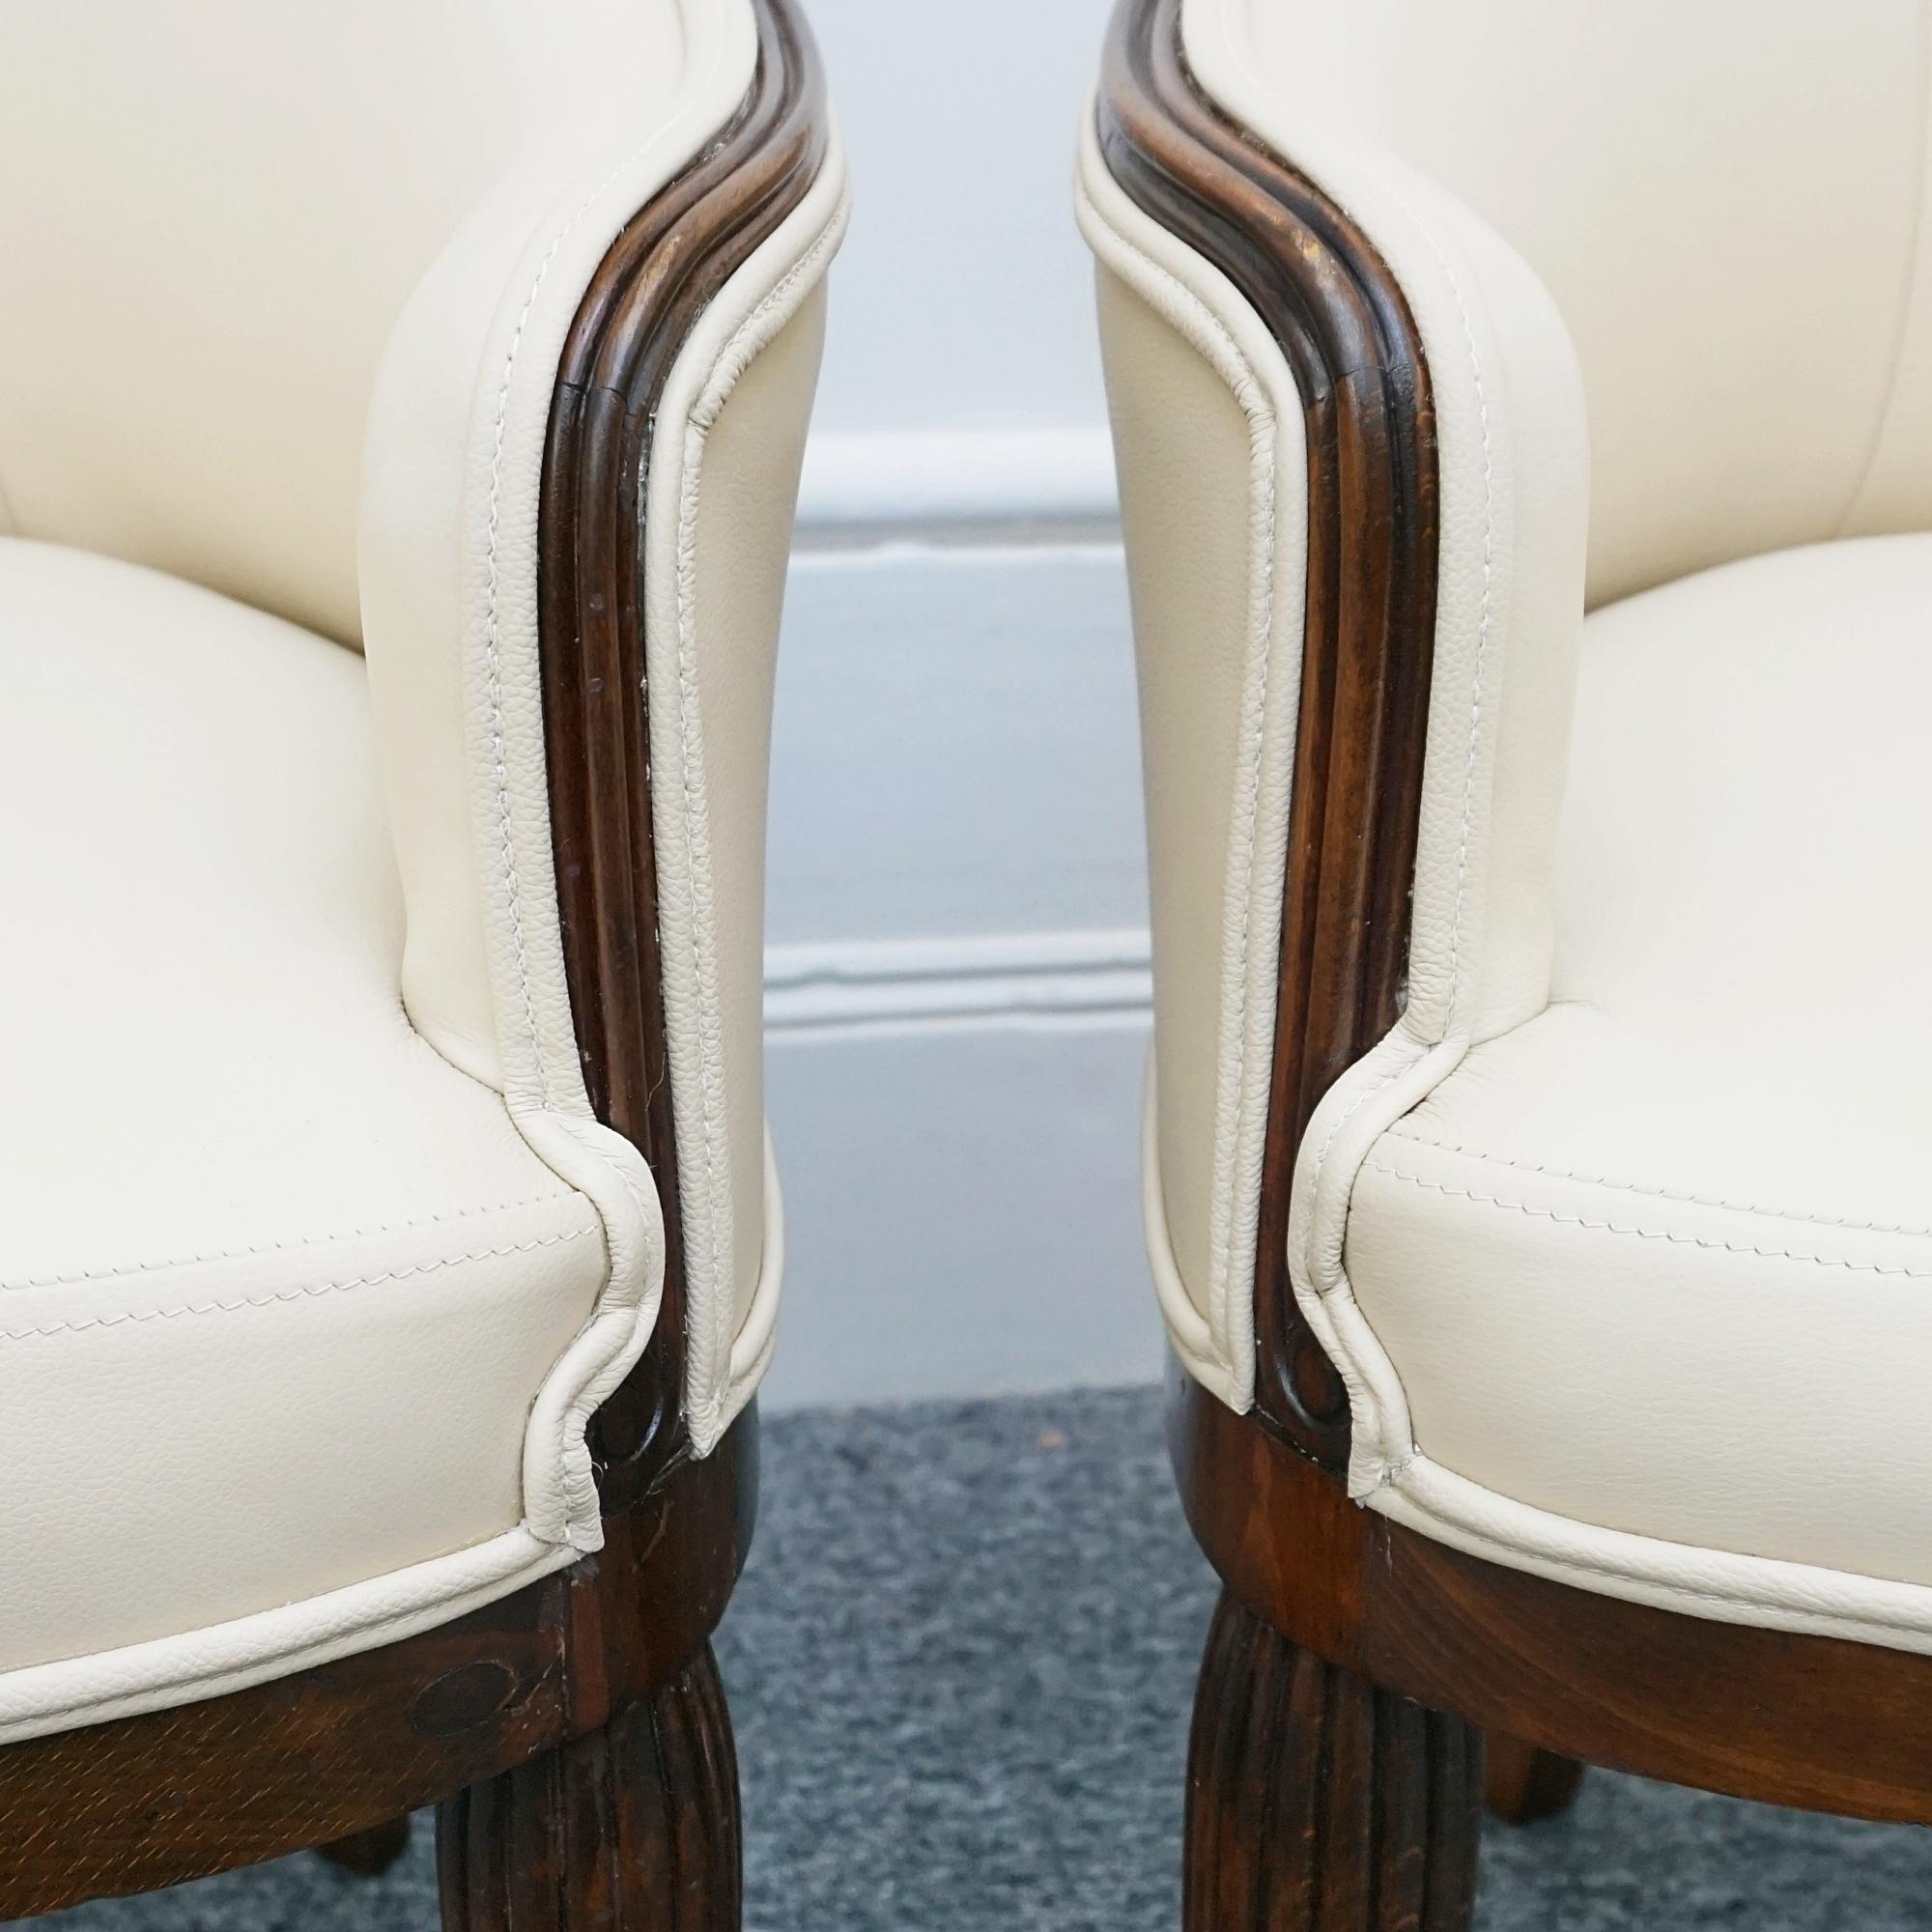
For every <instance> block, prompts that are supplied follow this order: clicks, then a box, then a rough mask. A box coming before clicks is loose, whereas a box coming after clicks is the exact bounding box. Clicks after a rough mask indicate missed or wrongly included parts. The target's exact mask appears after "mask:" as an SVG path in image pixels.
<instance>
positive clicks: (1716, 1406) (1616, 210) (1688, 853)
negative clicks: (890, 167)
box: [1080, 0, 1932, 1932]
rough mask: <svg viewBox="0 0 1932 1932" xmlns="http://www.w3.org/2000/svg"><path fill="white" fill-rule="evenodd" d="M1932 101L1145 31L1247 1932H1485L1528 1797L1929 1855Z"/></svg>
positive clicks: (1617, 27) (1107, 114)
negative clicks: (1720, 1818) (1750, 1798)
mask: <svg viewBox="0 0 1932 1932" xmlns="http://www.w3.org/2000/svg"><path fill="white" fill-rule="evenodd" d="M1927 35H1928V19H1927V14H1926V12H1925V9H1924V8H1923V7H1921V6H1917V5H1908V4H1898V5H1889V4H1888V5H1879V6H1873V7H1869V8H1861V9H1857V10H1852V11H1851V12H1846V11H1845V10H1842V9H1840V10H1830V9H1819V8H1815V7H1810V6H1803V5H1795V4H1794V5H1789V6H1776V7H1771V8H1766V7H1762V6H1752V7H1745V6H1742V5H1730V4H1725V5H1721V6H1717V7H1710V8H1697V9H1682V8H1665V7H1663V6H1662V5H1661V4H1658V5H1652V4H1644V5H1640V6H1636V7H1618V8H1607V9H1598V10H1591V11H1589V12H1588V13H1587V14H1586V13H1584V12H1581V11H1579V10H1576V9H1568V8H1555V9H1551V8H1547V7H1537V6H1534V5H1531V4H1529V0H1488V4H1485V5H1482V6H1479V7H1473V8H1471V7H1452V8H1440V9H1434V10H1429V9H1417V8H1398V7H1395V6H1393V5H1385V4H1378V5H1373V6H1368V7H1336V6H1328V7H1318V6H1313V5H1308V4H1301V0H1293V4H1292V3H1291V0H1122V6H1121V9H1120V12H1119V14H1117V17H1116V20H1115V24H1114V27H1113V30H1112V36H1111V41H1110V44H1109V47H1108V51H1107V54H1106V60H1105V67H1104V71H1103V74H1102V78H1101V83H1100V88H1099V93H1098V98H1097V101H1096V104H1095V107H1094V113H1093V114H1092V116H1091V118H1090V119H1089V121H1088V124H1087V126H1086V128H1085V130H1084V133H1083V140H1082V153H1081V162H1080V219H1081V222H1082V225H1083V227H1084V229H1085V232H1086V234H1087V236H1088V238H1089V240H1090V241H1091V242H1092V244H1093V247H1094V251H1095V254H1096V255H1097V257H1098V262H1099V271H1098V272H1099V292H1100V318H1101V328H1102V333H1103V336H1104V341H1105V349H1106V357H1107V367H1108V381H1109V388H1110V393H1111V397H1112V406H1113V412H1114V424H1115V435H1116V441H1117V446H1118V451H1119V457H1120V469H1121V485H1122V508H1123V515H1124V519H1125V530H1126V539H1127V551H1128V562H1129V569H1130V575H1131V580H1132V589H1133V599H1134V616H1135V630H1136V637H1137V645H1138V653H1139V662H1140V678H1141V696H1142V710H1143V722H1144V730H1145V752H1146V772H1147V786H1148V796H1149V825H1150V845H1151V872H1152V892H1153V956H1154V980H1155V998H1156V1041H1155V1051H1154V1055H1153V1067H1152V1076H1151V1086H1150V1104H1149V1114H1148V1125H1147V1136H1148V1138H1147V1163H1146V1177H1147V1226H1148V1234H1149V1241H1150V1246H1151V1254H1152V1259H1153V1266H1154V1271H1155V1274H1156V1276H1157V1278H1158V1284H1159V1290H1160V1294H1161V1298H1162V1305H1163V1308H1164V1311H1165V1315H1166V1319H1167V1322H1168V1325H1169V1329H1170V1332H1171V1335H1172V1338H1173V1344H1174V1351H1175V1354H1176V1356H1177V1358H1178V1360H1179V1364H1180V1378H1179V1381H1178V1384H1177V1389H1178V1393H1177V1399H1176V1406H1175V1411H1174V1447H1175V1452H1176V1458H1177V1465H1178V1467H1179V1473H1180V1478H1181V1483H1182V1489H1183V1492H1184V1494H1185V1497H1186V1501H1187V1505H1188V1508H1189V1511H1190V1514H1191V1517H1192V1520H1193V1521H1194V1524H1195V1527H1196V1529H1197V1531H1198V1533H1199V1534H1200V1536H1201V1538H1202V1540H1203V1542H1204V1543H1205V1545H1206V1547H1207V1548H1208V1553H1209V1554H1210V1555H1211V1556H1212V1558H1213V1559H1214V1561H1215V1563H1216V1565H1217V1567H1218V1568H1219V1570H1220V1572H1221V1575H1222V1577H1223V1578H1224V1580H1225V1582H1226V1584H1227V1595H1226V1596H1225V1598H1224V1600H1223V1606H1222V1609H1221V1611H1220V1613H1219V1616H1218V1619H1217V1622H1216V1625H1215V1629H1214V1634H1213V1636H1212V1638H1211V1640H1210V1643H1209V1648H1208V1659H1207V1662H1206V1664H1205V1666H1204V1671H1203V1677H1202V1683H1201V1690H1200V1700H1199V1704H1198V1706H1197V1720H1196V1728H1195V1733H1194V1741H1193V1763H1192V1771H1191V1774H1190V1787H1189V1789H1190V1798H1189V1825H1188V1850H1187V1862H1188V1871H1187V1923H1188V1924H1189V1925H1190V1926H1192V1927H1196V1928H1203V1929H1204V1932H1205V1928H1208V1927H1210V1926H1212V1927H1217V1928H1218V1927H1234V1926H1240V1927H1243V1928H1247V1927H1258V1926H1262V1925H1268V1926H1278V1927H1283V1928H1287V1927H1302V1926H1312V1925H1315V1924H1317V1923H1320V1924H1321V1925H1322V1926H1324V1927H1330V1926H1332V1927H1341V1926H1344V1925H1348V1926H1356V1925H1360V1926H1363V1927H1367V1926H1370V1925H1376V1926H1381V1925H1394V1924H1398V1923H1401V1924H1420V1925H1423V1926H1427V1927H1431V1928H1446V1927H1458V1926H1462V1925H1464V1924H1466V1923H1467V1918H1468V1911H1469V1896H1470V1889H1471V1886H1472V1883H1473V1874H1474V1868H1475V1867H1474V1847H1475V1832H1476V1810H1475V1799H1476V1792H1477V1786H1478V1776H1479V1773H1478V1767H1479V1765H1480V1752H1481V1738H1480V1735H1479V1733H1480V1732H1481V1731H1489V1732H1492V1733H1494V1734H1496V1735H1497V1736H1498V1738H1500V1739H1504V1740H1509V1741H1511V1742H1506V1743H1503V1744H1501V1745H1499V1746H1498V1747H1497V1748H1496V1750H1495V1751H1494V1753H1493V1763H1492V1773H1493V1776H1494V1784H1495V1794H1496V1797H1497V1800H1498V1803H1499V1804H1500V1806H1501V1807H1502V1808H1504V1809H1505V1810H1508V1811H1510V1812H1512V1813H1515V1814H1517V1815H1522V1814H1524V1813H1526V1812H1529V1811H1532V1810H1534V1809H1537V1808H1540V1807H1548V1805H1551V1804H1556V1803H1560V1802H1561V1799H1562V1797H1563V1795H1564V1793H1565V1791H1566V1790H1567V1789H1568V1788H1570V1787H1571V1785H1572V1784H1573V1783H1574V1775H1573V1773H1572V1772H1571V1770H1570V1769H1568V1768H1567V1767H1566V1765H1565V1763H1564V1762H1563V1761H1562V1759H1561V1758H1559V1757H1556V1756H1552V1755H1548V1754H1549V1753H1561V1754H1564V1756H1566V1757H1568V1758H1571V1759H1578V1758H1580V1759H1589V1760H1594V1761H1597V1762H1601V1763H1605V1764H1611V1765H1617V1766H1621V1767H1624V1768H1626V1769H1630V1770H1634V1771H1638V1772H1643V1773H1648V1774H1651V1775H1654V1776H1663V1777H1667V1778H1674V1779H1678V1780H1680V1781H1684V1782H1689V1783H1695V1784H1701V1785H1707V1786H1710V1787H1713V1788H1717V1789H1721V1790H1727V1791H1733V1792H1737V1793H1740V1794H1744V1795H1755V1796H1760V1797H1765V1798H1770V1799H1775V1800H1777V1801H1779V1802H1783V1803H1788V1804H1804V1805H1809V1806H1814V1807H1819V1808H1826V1809H1832V1810H1837V1811H1844V1812H1849V1813H1858V1814H1861V1815H1865V1816H1873V1817H1891V1818H1915V1819H1919V1820H1932V1662H1928V1653H1932V1517H1928V1515H1927V1512H1926V1509H1925V1506H1924V1502H1923V1498H1924V1496H1925V1495H1926V1494H1927V1493H1932V1410H1928V1408H1927V1405H1926V1403H1925V1400H1924V1396H1923V1381H1924V1378H1923V1373H1922V1363H1923V1357H1924V1355H1925V1352H1926V1350H1927V1348H1928V1347H1932V1300H1928V1298H1927V1296H1926V1294H1925V1293H1924V1289H1925V1286H1926V1283H1925V1280H1924V1277H1927V1276H1928V1275H1932V1235H1928V1233H1927V1232H1926V1231H1927V1229H1928V1227H1932V1182H1928V1179H1927V1176H1928V1173H1932V1141H1928V1136H1927V1130H1926V1126H1925V1123H1924V1118H1923V1110H1922V1109H1921V1108H1919V1107H1918V1105H1917V1104H1916V1100H1915V1096H1916V1094H1918V1090H1919V1088H1920V1087H1921V1086H1922V1084H1923V1080H1924V1077H1925V1075H1926V1074H1927V1072H1928V1070H1932V1029H1928V1023H1927V1019H1926V1009H1925V1003H1924V1001H1923V1000H1922V999H1920V998H1918V995H1917V988H1916V986H1915V984H1914V980H1915V977H1916V974H1917V972H1918V966H1919V963H1920V961H1921V959H1922V958H1923V956H1924V953H1925V951H1926V945H1927V932H1926V918H1925V911H1924V895H1923V894H1922V893H1921V892H1919V891H1918V890H1917V889H1916V884H1915V880H1916V876H1917V872H1918V861H1919V856H1920V850H1921V847H1922V844H1923V841H1924V832H1925V820H1926V812H1925V804H1924V799H1925V786H1924V783H1923V758H1922V753H1921V747H1920V742H1919V741H1920V738H1921V736H1922V717H1923V714H1924V713H1925V711H1926V709H1927V707H1928V704H1932V686H1927V679H1928V676H1932V671H1928V668H1927V667H1928V664H1932V659H1928V655H1927V652H1926V651H1925V649H1924V648H1923V644H1924V639H1925V634H1926V628H1927V624H1928V619H1929V618H1932V534H1928V527H1932V238H1928V235H1927V232H1926V224H1927V221H1928V218H1932V216H1928V210H1932V199H1928V197H1927V195H1926V191H1925V185H1926V175H1927V167H1928V156H1927V149H1926V146H1925V131H1924V130H1925V127H1926V105H1927V95H1926V89H1927V79H1926V76H1927V67H1926V45H1927ZM1586 611H1587V612H1588V614H1587V615H1586V614H1585V613H1586ZM1921 687H1926V688H1925V689H1923V690H1921ZM1538 1750H1540V1751H1541V1752H1543V1753H1545V1754H1544V1755H1540V1756H1539V1755H1538V1754H1537V1752H1538ZM1371 1793H1379V1794H1380V1795H1379V1797H1378V1798H1376V1799H1375V1800H1373V1802H1372V1800H1371V1796H1370V1794H1371Z"/></svg>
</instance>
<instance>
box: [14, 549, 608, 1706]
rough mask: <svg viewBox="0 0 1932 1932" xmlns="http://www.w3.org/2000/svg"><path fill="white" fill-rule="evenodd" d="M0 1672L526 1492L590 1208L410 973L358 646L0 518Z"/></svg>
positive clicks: (472, 1524) (223, 1612)
mask: <svg viewBox="0 0 1932 1932" xmlns="http://www.w3.org/2000/svg"><path fill="white" fill-rule="evenodd" d="M0 663H3V664H4V674H5V678H6V690H7V694H8V701H7V703H6V704H5V706H4V707H0V788H3V789H4V801H5V802H4V809H0V881H4V884H5V889H6V893H7V895H8V899H9V902H10V903H11V904H12V905H13V907H14V913H15V918H16V923H17V927H18V933H19V936H18V937H16V940H15V943H14V945H13V946H11V947H9V948H8V949H7V950H6V951H5V952H4V953H0V990H4V1000H5V1010H6V1012H7V1014H8V1020H7V1023H6V1026H5V1030H4V1039H5V1047H4V1054H3V1055H0V1058H4V1069H0V1094H4V1096H5V1107H4V1111H0V1188H4V1194H5V1205H4V1210H0V1457H4V1462H0V1470H3V1471H4V1473H0V1552H4V1557H0V1575H4V1579H5V1580H4V1584H0V1670H4V1669H7V1668H11V1667H14V1666H19V1665H26V1664H35V1663H43V1662H50V1661H53V1660H57V1659H67V1658H72V1657H75V1656H79V1655H84V1654H88V1653H93V1652H99V1651H101V1650H106V1649H110V1648H112V1647H115V1646H120V1645H125V1644H129V1643H135V1642H139V1641H142V1640H145V1639H149V1638H155V1637H160V1636H166V1635H170V1634H179V1633H183V1632H188V1631H195V1630H199V1629H202V1628H203V1627H205V1626H208V1625H212V1624H217V1623H220V1622H223V1621H225V1620H228V1619H233V1618H238V1617H242V1616H246V1615H248V1614H249V1613H251V1612H255V1611H260V1610H264V1609H269V1608H272V1607H274V1606H279V1605H287V1604H290V1603H292V1602H295V1601H296V1600H299V1599H305V1598H309V1597H313V1596H316V1595H318V1594H320V1593H323V1592H327V1591H331V1590H335V1589H338V1588H341V1587H343V1586H346V1585H350V1584H354V1583H357V1582H361V1581H364V1580H366V1579H369V1578H372V1577H382V1576H384V1575H386V1574H388V1573H392V1572H395V1571H397V1570H400V1569H403V1568H404V1567H406V1566H410V1565H413V1564H417V1563H420V1562H424V1561H426V1560H428V1559H430V1558H433V1557H438V1556H442V1555H447V1554H450V1553H451V1552H456V1551H461V1550H466V1549H469V1548H471V1547H472V1546H476V1545H479V1544H481V1543H483V1542H484V1541H485V1540H487V1539H490V1538H493V1537H496V1536H497V1535H498V1534H499V1533H501V1532H503V1531H505V1530H509V1529H513V1528H514V1527H515V1526H516V1525H517V1524H518V1522H519V1521H520V1520H521V1518H522V1516H523V1498H522V1488H521V1485H522V1472H521V1467H520V1452H521V1447H522V1442H523V1436H524V1429H525V1421H526V1414H527V1411H528V1408H529V1405H530V1402H531V1398H532V1396H533V1394H534V1393H535V1391H536V1389H537V1387H538V1385H539V1383H540V1382H541V1381H542V1379H543V1378H544V1375H545V1373H546V1371H547V1370H548V1369H549V1368H550V1367H551V1365H552V1364H553V1363H554V1361H555V1359H556V1357H557V1355H558V1354H559V1352H560V1351H561V1350H563V1348H564V1346H565V1344H566V1343H567V1342H568V1341H569V1340H570V1338H571V1337H572V1335H573V1334H574V1333H575V1332H576V1330H577V1329H578V1327H579V1326H580V1324H581V1323H582V1321H583V1320H584V1319H585V1316H586V1315H587V1313H588V1311H589V1309H590V1307H591V1304H592V1302H593V1301H594V1299H595V1298H596V1296H597V1294H598V1292H599V1290H600V1287H601V1285H602V1283H603V1280H604V1275H605V1267H606V1264H605V1254H604V1244H603V1238H602V1234H601V1229H600V1224H599V1222H598V1218H597V1215H596V1213H595V1212H594V1211H593V1209H592V1208H591V1207H590V1206H589V1204H588V1203H587V1202H586V1201H585V1200H584V1199H583V1197H582V1195H581V1194H579V1193H577V1192H575V1191H573V1190H572V1189H570V1188H568V1187H566V1186H565V1185H564V1184H563V1183H562V1182H561V1181H559V1180H558V1179H556V1177H555V1176H554V1174H553V1173H552V1172H551V1171H550V1169H549V1168H548V1167H547V1166H545V1165H544V1163H543V1162H541V1161H540V1160H539V1159H538V1158H537V1157H536V1155H535V1154H533V1153H532V1152H531V1151H530V1150H529V1149H528V1148H527V1147H526V1144H525V1143H524V1141H523V1140H522V1139H521V1138H520V1136H519V1135H518V1133H517V1131H516V1130H515V1128H514V1127H513V1126H512V1124H511V1122H510V1120H509V1117H508V1115H507V1114H506V1112H505V1109H504V1105H503V1102H502V1100H501V1098H500V1096H499V1095H497V1094H495V1093H493V1092H492V1091H490V1090H489V1089H487V1088H485V1087H483V1086H481V1085H479V1084H478V1083H477V1082H475V1081H473V1080H471V1079H470V1078H469V1077H468V1076H467V1075H465V1074H463V1073H461V1072H458V1071H457V1070H456V1069H455V1068H454V1067H453V1066H451V1065H448V1064H447V1063H446V1062H445V1061H443V1060H442V1059H441V1058H440V1057H439V1056H438V1055H437V1054H436V1053H435V1052H434V1051H433V1050H432V1049H431V1048H430V1047H429V1046H428V1045H426V1044H425V1043H424V1041H423V1040H422V1039H420V1038H419V1037H417V1036H416V1034H415V1033H414V1032H413V1031H412V1028H411V1026H410V1024H409V1021H408V1020H407V1018H406V1017H405V1015H404V1011H403V1008H402V1003H401V1000H400V998H399V995H398V986H399V983H400V970H401V968H400V962H401V950H402V938H403V933H402V914H401V901H400V895H399V892H398V888H397V884H396V879H395V874H394V867H393V863H392V860H391V856H390V847H389V838H388V833H387V828H386V825H385V820H384V810H383V805H382V800H381V794H380V790H379V784H378V778H377V770H376V761H375V755H374V750H373V745H372V740H371V732H370V724H369V713H368V703H367V695H366V690H365V673H364V669H363V665H362V662H361V660H360V659H359V658H357V657H355V655H353V654H352V653H350V652H349V651H346V650H343V649H341V648H340V647H339V646H337V645H334V644H332V643H329V642H327V641H326V640H325V639H320V638H318V637H315V636H313V635H311V634H309V633H307V632H304V631H300V630H298V629H296V628H294V627H293V626H291V625H289V624H287V623H284V622H282V621H280V620H278V619H275V618H273V617H270V616H266V615H263V614H262V613H260V612H259V611H253V610H250V609H248V608H246V607H244V606H241V605H240V604H236V603H232V602H230V601H228V600H226V599H224V598H221V597H218V596H216V595H214V594H213V593H212V592H208V591H204V590H200V589H196V588H192V587H189V586H187V585H185V584H184V583H181V582H176V581H174V580H172V579H169V578H166V577H162V576H158V575H156V574H154V573H152V572H149V571H146V570H143V569H140V568H138V567H136V566H133V565H130V564H126V563H119V562H113V561H109V560H107V559H104V558H101V557H99V556H94V555H90V554H84V553H81V552H78V551H70V550H61V549H57V548H52V547H49V546H44V545H40V544H34V543H25V542H19V541H13V540H0Z"/></svg>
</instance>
